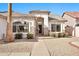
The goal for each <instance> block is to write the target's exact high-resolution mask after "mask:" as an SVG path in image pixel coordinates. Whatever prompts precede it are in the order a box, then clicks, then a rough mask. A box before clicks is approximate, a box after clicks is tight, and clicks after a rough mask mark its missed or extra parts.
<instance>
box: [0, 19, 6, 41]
mask: <svg viewBox="0 0 79 59" xmlns="http://www.w3.org/2000/svg"><path fill="white" fill-rule="evenodd" d="M6 25H7V23H6V20H3V19H0V40H1V39H2V38H3V35H6Z"/></svg>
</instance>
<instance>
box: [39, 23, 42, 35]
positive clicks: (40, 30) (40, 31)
mask: <svg viewBox="0 0 79 59" xmlns="http://www.w3.org/2000/svg"><path fill="white" fill-rule="evenodd" d="M39 34H42V25H39Z"/></svg>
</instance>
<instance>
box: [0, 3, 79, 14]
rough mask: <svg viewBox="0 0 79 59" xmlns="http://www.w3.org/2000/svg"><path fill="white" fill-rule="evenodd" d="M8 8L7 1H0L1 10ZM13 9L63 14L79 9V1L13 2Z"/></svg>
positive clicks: (21, 11) (22, 11)
mask: <svg viewBox="0 0 79 59" xmlns="http://www.w3.org/2000/svg"><path fill="white" fill-rule="evenodd" d="M7 8H8V4H7V3H0V11H7ZM12 10H13V11H16V12H20V13H28V12H29V11H31V10H48V11H51V13H54V14H58V15H62V14H63V12H66V11H79V3H13V4H12Z"/></svg>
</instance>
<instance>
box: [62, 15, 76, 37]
mask: <svg viewBox="0 0 79 59" xmlns="http://www.w3.org/2000/svg"><path fill="white" fill-rule="evenodd" d="M63 18H64V19H66V20H67V22H65V26H67V25H69V26H72V27H73V28H74V27H75V24H76V19H75V18H73V17H71V16H69V15H67V14H64V16H63ZM74 35H75V34H74V30H73V32H72V36H74Z"/></svg>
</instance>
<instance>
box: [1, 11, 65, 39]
mask: <svg viewBox="0 0 79 59" xmlns="http://www.w3.org/2000/svg"><path fill="white" fill-rule="evenodd" d="M7 15H8V13H7V12H0V39H2V38H3V36H5V37H6V27H7V21H6V20H7ZM65 22H66V20H65V19H64V18H62V17H61V16H57V15H53V14H51V13H50V12H49V11H40V10H36V11H30V12H29V14H21V13H17V12H12V27H13V37H14V38H15V34H17V33H21V34H22V38H26V37H27V35H26V34H27V33H32V34H34V36H36V35H38V36H39V35H42V36H43V35H46V36H47V35H51V33H52V32H54V33H55V32H64V31H65V26H64V25H65Z"/></svg>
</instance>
